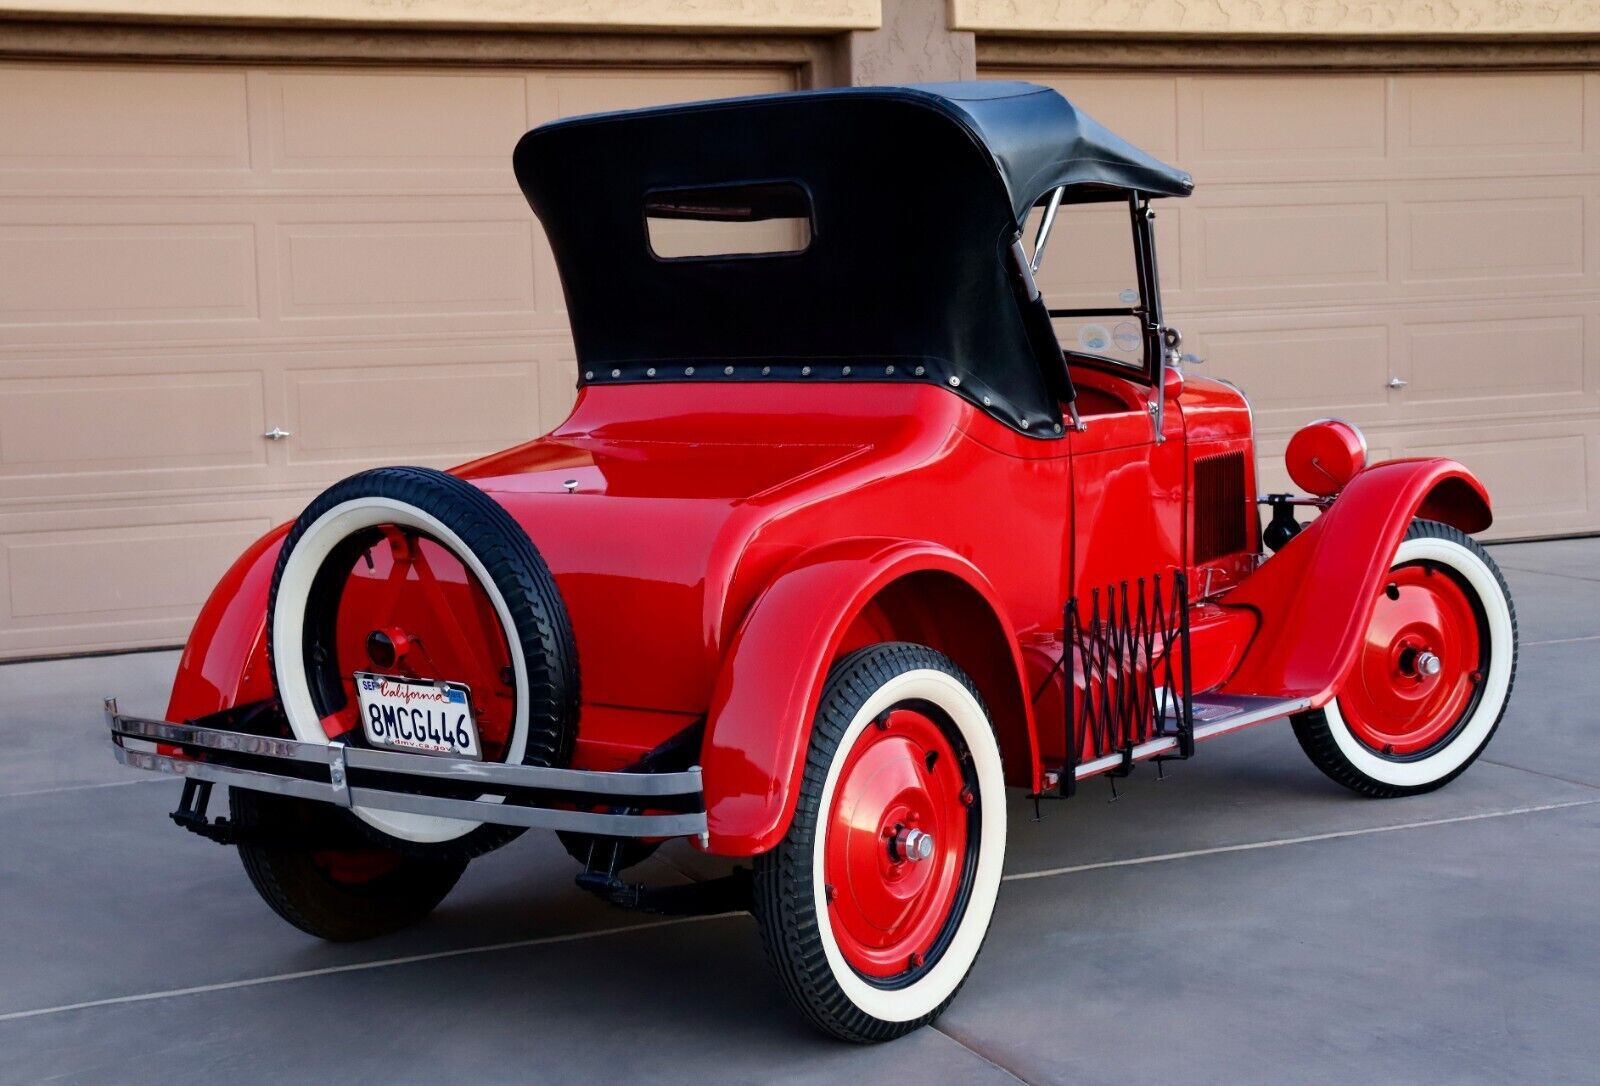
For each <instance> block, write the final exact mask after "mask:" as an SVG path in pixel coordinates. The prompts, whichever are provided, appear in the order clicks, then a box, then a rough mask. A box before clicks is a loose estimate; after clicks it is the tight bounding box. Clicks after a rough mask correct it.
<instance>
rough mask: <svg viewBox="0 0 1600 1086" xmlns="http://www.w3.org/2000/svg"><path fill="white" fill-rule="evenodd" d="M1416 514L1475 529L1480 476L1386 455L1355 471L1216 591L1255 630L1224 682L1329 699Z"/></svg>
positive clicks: (1249, 690) (1481, 511)
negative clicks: (1248, 613)
mask: <svg viewBox="0 0 1600 1086" xmlns="http://www.w3.org/2000/svg"><path fill="white" fill-rule="evenodd" d="M1415 517H1423V518H1426V519H1428V520H1437V521H1441V522H1443V523H1445V524H1450V525H1453V526H1454V527H1457V528H1459V529H1461V530H1462V531H1463V532H1481V531H1483V529H1485V528H1487V527H1488V526H1489V524H1490V522H1491V520H1492V516H1491V513H1490V511H1489V495H1488V493H1487V492H1486V491H1485V490H1484V488H1483V484H1482V483H1480V482H1478V480H1477V479H1476V478H1475V477H1474V476H1473V475H1472V473H1471V472H1469V471H1468V470H1467V469H1466V468H1464V467H1462V466H1461V465H1460V464H1458V463H1456V462H1455V461H1454V460H1444V459H1427V460H1391V461H1388V462H1386V463H1382V464H1377V465H1375V466H1373V467H1371V468H1368V469H1367V470H1365V471H1363V472H1361V473H1360V474H1359V475H1357V476H1356V477H1355V478H1354V479H1352V480H1351V481H1350V483H1349V485H1348V486H1346V487H1345V488H1344V490H1343V491H1342V492H1341V493H1340V494H1339V497H1338V499H1337V500H1336V501H1334V503H1333V505H1332V506H1330V507H1329V508H1328V510H1327V511H1326V512H1324V513H1323V514H1322V515H1321V516H1320V517H1318V518H1317V519H1316V520H1315V521H1313V522H1312V523H1311V524H1310V525H1309V526H1308V527H1307V528H1306V529H1305V530H1304V531H1302V532H1301V533H1300V534H1299V535H1297V536H1295V537H1294V538H1293V539H1292V540H1290V541H1289V543H1288V544H1287V545H1286V546H1285V547H1284V548H1283V550H1281V551H1279V552H1278V553H1277V554H1276V555H1274V556H1273V557H1272V558H1271V559H1269V560H1268V561H1267V563H1266V564H1265V565H1263V566H1262V567H1261V568H1260V569H1258V570H1257V571H1256V572H1255V573H1253V574H1252V575H1251V576H1250V577H1249V578H1247V579H1246V580H1245V581H1244V582H1243V583H1242V584H1240V585H1239V587H1238V588H1236V589H1235V590H1234V591H1232V592H1230V593H1229V594H1228V595H1227V596H1226V597H1225V598H1224V600H1223V602H1224V603H1226V604H1228V605H1229V606H1244V607H1250V608H1252V609H1254V610H1255V611H1257V612H1258V613H1259V614H1260V616H1261V629H1260V631H1259V632H1258V633H1257V635H1256V637H1255V640H1254V641H1253V642H1252V644H1251V646H1250V651H1249V652H1248V653H1247V654H1246V655H1245V658H1244V660H1243V662H1242V663H1241V664H1240V666H1239V669H1238V670H1237V671H1236V672H1234V674H1233V676H1232V677H1231V678H1230V679H1228V681H1227V682H1226V683H1225V684H1223V687H1222V689H1223V690H1224V691H1227V692H1229V693H1235V694H1268V695H1281V696H1284V697H1309V698H1311V699H1313V704H1315V705H1318V706H1321V705H1324V704H1326V703H1327V702H1328V701H1330V700H1331V699H1332V698H1333V695H1334V692H1335V691H1336V690H1337V689H1338V687H1339V684H1340V682H1342V681H1343V679H1344V677H1345V675H1346V674H1347V673H1348V672H1349V670H1350V667H1351V665H1352V663H1353V662H1354V660H1355V654H1356V649H1357V647H1358V646H1359V644H1360V642H1361V637H1362V635H1363V633H1364V631H1365V630H1366V628H1367V623H1368V622H1369V621H1371V619H1372V609H1373V607H1374V606H1375V604H1376V602H1377V598H1378V589H1379V586H1380V585H1382V583H1383V578H1384V577H1385V576H1386V575H1387V574H1388V572H1389V565H1390V562H1391V560H1392V559H1393V557H1394V553H1395V550H1396V549H1397V548H1398V547H1399V546H1400V540H1401V537H1402V536H1404V535H1405V531H1406V527H1407V526H1408V525H1409V524H1410V523H1411V521H1412V519H1413V518H1415Z"/></svg>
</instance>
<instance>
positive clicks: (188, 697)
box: [167, 524, 289, 720]
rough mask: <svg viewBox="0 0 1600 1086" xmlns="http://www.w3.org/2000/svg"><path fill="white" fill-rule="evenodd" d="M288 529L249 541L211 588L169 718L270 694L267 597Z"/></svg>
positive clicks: (176, 685) (213, 710)
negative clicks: (248, 545)
mask: <svg viewBox="0 0 1600 1086" xmlns="http://www.w3.org/2000/svg"><path fill="white" fill-rule="evenodd" d="M288 531H289V525H287V524H284V525H280V526H279V527H277V528H274V529H273V530H272V531H270V532H268V533H267V534H266V535H264V536H262V537H261V538H260V539H258V540H256V541H255V542H254V543H252V544H251V545H250V548H249V549H248V550H246V551H245V552H244V554H242V555H240V556H239V559H238V561H236V562H234V563H233V565H232V566H231V567H230V568H229V569H228V572H227V573H225V574H223V575H222V580H220V581H218V582H217V587H216V588H214V589H212V590H211V597H210V598H209V599H207V600H206V605H205V606H204V607H202V608H201V609H200V615H199V617H198V618H196V619H195V620H194V628H193V629H192V630H190V631H189V642H188V644H187V645H185V646H184V649H183V656H182V658H181V659H179V661H178V677H177V678H176V679H175V680H174V681H173V684H172V700H171V702H170V703H169V704H168V706H167V719H168V720H193V719H194V718H196V717H201V716H206V715H207V714H209V713H216V712H221V711H222V710H223V709H231V708H233V707H234V706H236V705H244V704H247V703H249V702H252V701H261V700H263V699H265V698H270V697H271V696H272V674H271V672H270V671H269V670H268V668H267V644H266V625H267V593H268V592H269V591H270V590H271V588H272V570H273V567H274V566H276V565H277V563H278V548H279V547H280V546H281V545H282V544H283V537H284V536H285V535H286V534H287V533H288Z"/></svg>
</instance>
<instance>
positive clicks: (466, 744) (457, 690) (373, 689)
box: [355, 671, 483, 758]
mask: <svg viewBox="0 0 1600 1086" xmlns="http://www.w3.org/2000/svg"><path fill="white" fill-rule="evenodd" d="M355 680H356V697H357V700H358V701H359V703H360V705H361V726H362V729H363V730H364V731H365V732H366V735H367V741H368V742H369V743H371V744H372V745H373V746H375V747H381V748H383V749H386V750H403V751H411V752H415V753H419V754H449V755H453V756H455V757H458V758H481V757H482V756H483V752H482V750H481V748H480V747H479V745H478V727H477V724H476V723H474V722H473V719H472V698H471V691H470V690H469V689H468V687H467V686H466V684H465V683H453V682H444V681H440V680H434V679H407V678H401V677H399V676H396V675H372V674H369V673H367V672H364V671H358V672H356V675H355Z"/></svg>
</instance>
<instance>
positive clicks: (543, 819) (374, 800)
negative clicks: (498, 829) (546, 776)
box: [350, 788, 706, 837]
mask: <svg viewBox="0 0 1600 1086" xmlns="http://www.w3.org/2000/svg"><path fill="white" fill-rule="evenodd" d="M350 798H351V799H352V800H354V801H355V804H356V806H358V807H376V808H379V809H381V810H385V811H410V812H412V813H414V814H429V815H440V816H442V817H444V818H460V819H465V820H467V821H471V822H494V823H497V824H499V825H504V826H527V827H529V828H537V829H547V830H577V831H578V832H580V833H604V834H610V835H612V836H617V837H687V836H689V835H691V834H697V833H703V832H705V829H706V815H705V812H704V811H691V812H686V813H682V814H659V815H629V814H603V813H596V812H593V811H557V810H552V809H550V808H548V807H518V806H515V805H513V804H509V803H505V804H500V803H484V802H482V801H481V800H475V799H446V798H444V797H442V796H417V795H411V794H409V793H405V792H384V791H381V790H379V789H376V788H352V789H350Z"/></svg>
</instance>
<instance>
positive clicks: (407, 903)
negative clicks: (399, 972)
mask: <svg viewBox="0 0 1600 1086" xmlns="http://www.w3.org/2000/svg"><path fill="white" fill-rule="evenodd" d="M228 806H229V810H230V813H231V814H232V817H233V821H234V823H235V824H236V825H238V826H242V827H251V828H254V827H260V826H268V827H282V826H283V825H284V824H285V823H286V822H289V821H295V822H298V823H300V824H302V825H304V824H305V823H306V822H308V821H309V822H312V823H315V821H316V820H317V819H326V818H327V816H328V815H329V814H330V813H335V812H336V811H337V809H336V808H332V807H328V806H327V805H326V804H314V803H309V802H307V801H305V800H295V799H288V798H285V797H281V796H272V795H267V794H265V793H262V792H250V791H245V790H243V789H238V788H231V789H229V790H228ZM319 808H320V809H319ZM337 813H341V814H342V813H343V812H337ZM239 859H240V861H241V862H242V863H243V864H244V869H245V873H246V874H247V875H248V876H249V877H250V884H251V885H252V886H254V887H255V889H256V893H258V894H260V895H261V898H262V900H263V901H265V902H266V903H267V904H268V905H269V906H270V907H271V908H272V911H273V912H275V913H277V914H278V915H279V916H281V917H282V918H283V919H284V920H287V921H288V922H289V923H290V924H293V925H294V926H295V927H297V928H299V929H300V930H301V931H303V932H306V933H307V934H308V935H314V936H316V937H317V938H319V939H327V940H329V941H331V942H340V943H345V942H356V941H359V940H363V939H373V938H376V937H378V936H380V935H388V934H391V933H392V932H396V931H400V930H402V929H404V928H408V927H410V926H411V925H413V924H416V923H418V922H419V921H421V920H422V919H424V918H425V917H426V916H427V915H428V914H429V913H431V912H433V910H434V909H435V908H436V907H437V906H438V904H439V902H441V901H443V900H444V898H445V895H447V894H449V893H450V890H451V889H452V888H453V887H454V886H455V884H456V881H457V880H458V879H460V878H461V873H462V872H463V871H465V870H466V868H467V860H465V859H453V860H428V859H419V858H417V857H414V856H404V855H402V856H401V857H400V860H399V867H398V868H396V869H395V870H394V871H392V872H390V873H388V874H386V875H383V876H381V877H380V878H377V879H373V880H372V881H371V882H367V883H360V884H353V885H347V884H342V883H338V882H335V881H334V880H333V879H331V878H329V877H328V875H327V874H326V873H324V872H323V871H322V870H321V869H320V868H319V867H318V866H317V865H316V863H315V861H314V860H313V859H312V856H311V851H310V850H309V849H301V848H274V847H268V846H263V845H251V844H241V845H240V846H239Z"/></svg>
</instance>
